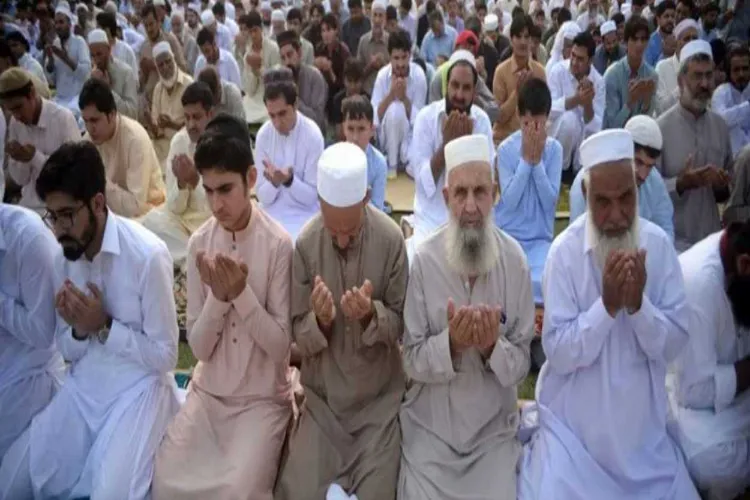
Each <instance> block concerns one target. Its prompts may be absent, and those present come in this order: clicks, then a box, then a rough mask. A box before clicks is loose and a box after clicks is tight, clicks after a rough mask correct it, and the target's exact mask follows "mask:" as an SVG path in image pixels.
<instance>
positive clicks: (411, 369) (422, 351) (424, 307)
mask: <svg viewBox="0 0 750 500" xmlns="http://www.w3.org/2000/svg"><path fill="white" fill-rule="evenodd" d="M425 286H429V284H426V283H425V281H424V271H423V269H422V265H421V259H420V258H419V254H417V255H415V256H414V262H413V263H412V265H411V272H410V276H409V283H408V285H407V288H406V302H405V304H404V324H405V331H404V349H403V358H404V371H405V372H406V375H407V376H408V377H409V378H411V379H412V380H414V381H416V382H421V383H425V384H443V383H446V382H450V381H451V380H452V379H453V378H454V377H455V376H456V372H455V371H454V369H453V359H452V358H451V350H450V336H449V333H448V327H447V324H446V327H445V328H444V329H443V330H441V331H440V332H438V333H435V334H432V335H431V332H430V321H429V312H428V311H429V309H430V307H431V306H430V305H428V297H427V294H426V290H425ZM446 323H447V318H446Z"/></svg>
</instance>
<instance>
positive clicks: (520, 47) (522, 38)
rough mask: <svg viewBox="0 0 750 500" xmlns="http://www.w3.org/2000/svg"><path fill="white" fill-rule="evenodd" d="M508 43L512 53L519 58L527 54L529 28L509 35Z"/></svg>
mask: <svg viewBox="0 0 750 500" xmlns="http://www.w3.org/2000/svg"><path fill="white" fill-rule="evenodd" d="M510 43H511V45H512V46H513V54H514V55H517V56H518V57H521V58H523V57H528V56H529V30H527V29H524V30H523V31H522V32H521V33H520V34H519V35H518V36H511V37H510Z"/></svg>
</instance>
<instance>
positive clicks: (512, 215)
mask: <svg viewBox="0 0 750 500" xmlns="http://www.w3.org/2000/svg"><path fill="white" fill-rule="evenodd" d="M521 140H522V133H521V131H520V130H519V131H516V132H514V133H513V134H511V135H510V136H509V137H508V138H506V139H505V140H504V141H503V142H501V143H500V146H499V147H498V148H497V155H496V156H495V158H496V160H495V162H496V169H495V170H496V172H497V175H498V179H499V180H500V187H501V191H500V202H499V203H498V204H497V205H496V206H495V224H497V226H498V227H499V228H500V229H502V230H503V231H505V232H506V233H508V234H509V235H511V236H512V237H513V238H515V239H516V240H517V241H518V242H519V243H520V244H521V246H522V247H523V249H524V251H525V252H526V258H527V259H528V261H529V267H530V269H531V281H532V285H533V287H534V301H535V302H536V303H537V304H540V303H542V273H543V271H544V263H545V261H546V260H547V252H548V251H549V246H550V244H551V243H552V239H553V238H554V230H555V208H556V206H557V197H558V195H559V194H560V177H561V175H562V146H561V145H560V143H559V142H558V141H557V140H556V139H553V138H550V137H548V138H547V141H546V143H545V145H544V151H543V152H542V159H541V161H540V162H539V163H538V164H537V165H529V164H528V163H527V162H526V160H524V159H523V157H522V156H521Z"/></svg>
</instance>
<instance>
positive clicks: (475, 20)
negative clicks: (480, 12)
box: [464, 16, 482, 38]
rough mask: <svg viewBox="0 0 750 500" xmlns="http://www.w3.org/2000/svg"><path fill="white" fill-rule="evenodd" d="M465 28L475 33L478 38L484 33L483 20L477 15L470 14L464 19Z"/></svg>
mask: <svg viewBox="0 0 750 500" xmlns="http://www.w3.org/2000/svg"><path fill="white" fill-rule="evenodd" d="M464 28H465V29H467V30H469V31H471V32H472V33H474V34H475V35H476V36H477V38H480V37H481V35H482V22H481V21H480V20H479V17H477V16H469V17H467V18H466V20H465V21H464Z"/></svg>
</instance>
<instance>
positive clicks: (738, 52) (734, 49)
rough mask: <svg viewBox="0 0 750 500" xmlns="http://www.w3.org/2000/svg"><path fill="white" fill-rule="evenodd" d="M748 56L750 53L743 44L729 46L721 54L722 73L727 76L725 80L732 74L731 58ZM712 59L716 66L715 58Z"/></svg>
mask: <svg viewBox="0 0 750 500" xmlns="http://www.w3.org/2000/svg"><path fill="white" fill-rule="evenodd" d="M712 49H713V47H712ZM712 56H713V54H712ZM748 56H750V51H748V48H747V45H745V44H744V43H739V42H738V43H730V44H729V49H728V50H725V53H724V54H723V57H722V59H723V61H724V72H725V73H726V74H727V79H729V75H730V74H731V72H732V58H734V57H748ZM712 58H713V59H714V61H715V62H717V64H718V61H717V58H715V57H712Z"/></svg>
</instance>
